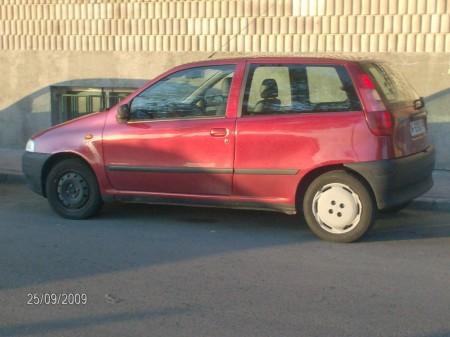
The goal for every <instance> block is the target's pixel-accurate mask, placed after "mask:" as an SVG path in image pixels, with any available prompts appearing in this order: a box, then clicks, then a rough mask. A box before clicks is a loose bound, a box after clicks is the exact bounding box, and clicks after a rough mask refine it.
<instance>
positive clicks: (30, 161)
mask: <svg viewBox="0 0 450 337" xmlns="http://www.w3.org/2000/svg"><path fill="white" fill-rule="evenodd" d="M49 157H50V154H49V153H38V152H25V153H24V154H23V156H22V172H23V175H24V176H25V180H26V182H27V184H28V186H29V187H30V188H31V190H32V191H33V192H36V193H37V194H40V195H44V190H43V185H42V168H43V167H44V164H45V162H46V161H47V159H48V158H49Z"/></svg>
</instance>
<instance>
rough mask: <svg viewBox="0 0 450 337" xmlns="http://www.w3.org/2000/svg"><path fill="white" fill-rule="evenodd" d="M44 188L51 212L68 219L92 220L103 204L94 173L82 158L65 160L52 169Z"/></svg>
mask: <svg viewBox="0 0 450 337" xmlns="http://www.w3.org/2000/svg"><path fill="white" fill-rule="evenodd" d="M70 184H72V186H70ZM45 187H46V193H47V199H48V202H49V204H50V206H51V207H52V209H53V210H54V211H55V212H56V213H58V214H59V215H61V216H62V217H64V218H67V219H76V220H78V219H86V218H89V217H91V216H93V215H95V214H96V213H97V212H98V211H99V210H100V209H101V207H102V205H103V201H102V197H101V194H100V190H99V188H98V183H97V178H96V177H95V174H94V172H92V170H91V168H90V167H89V166H88V165H86V164H85V163H84V162H83V161H81V160H79V159H66V160H63V161H60V162H58V163H57V164H56V165H55V166H53V167H52V169H51V170H50V172H49V174H48V176H47V180H46V186H45Z"/></svg>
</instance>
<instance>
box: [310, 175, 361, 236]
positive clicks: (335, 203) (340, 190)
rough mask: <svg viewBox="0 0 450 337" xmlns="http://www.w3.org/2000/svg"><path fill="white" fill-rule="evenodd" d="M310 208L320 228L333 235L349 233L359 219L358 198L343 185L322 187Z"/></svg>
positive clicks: (359, 207)
mask: <svg viewBox="0 0 450 337" xmlns="http://www.w3.org/2000/svg"><path fill="white" fill-rule="evenodd" d="M312 207H313V210H312V211H313V214H314V217H315V218H316V220H317V222H318V223H319V225H320V227H322V228H323V229H324V230H326V231H327V232H330V233H333V234H343V233H346V232H349V231H351V230H352V229H354V228H355V227H356V226H357V225H358V223H359V220H360V219H361V212H362V205H361V201H360V199H359V196H358V195H357V194H356V193H355V192H354V191H353V190H352V189H351V188H350V187H348V186H347V185H345V184H340V183H332V184H327V185H325V186H323V187H322V188H321V189H320V190H319V191H317V193H316V194H315V196H314V199H313V205H312Z"/></svg>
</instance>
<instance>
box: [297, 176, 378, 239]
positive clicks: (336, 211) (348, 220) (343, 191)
mask: <svg viewBox="0 0 450 337" xmlns="http://www.w3.org/2000/svg"><path fill="white" fill-rule="evenodd" d="M303 212H304V216H305V219H306V222H307V223H308V226H309V228H310V229H311V230H312V232H313V233H315V234H316V235H317V236H318V237H320V238H321V239H324V240H327V241H334V242H353V241H356V240H358V239H359V238H361V237H362V236H363V235H364V233H366V232H367V230H368V229H369V228H370V227H371V225H372V224H373V222H374V221H375V214H376V207H375V205H374V200H373V198H372V195H371V193H370V191H369V190H368V188H367V187H366V186H365V184H364V183H362V182H361V181H360V180H359V179H357V178H356V177H354V176H352V175H351V174H349V173H347V172H346V171H343V170H336V171H330V172H327V173H324V174H322V175H321V176H319V177H317V178H316V179H315V180H314V181H313V182H312V183H311V184H310V185H309V186H308V188H307V190H306V193H305V196H304V198H303Z"/></svg>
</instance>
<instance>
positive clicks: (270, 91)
mask: <svg viewBox="0 0 450 337" xmlns="http://www.w3.org/2000/svg"><path fill="white" fill-rule="evenodd" d="M259 93H260V95H261V98H276V97H278V85H277V81H275V80H274V79H273V78H266V79H265V80H264V81H262V83H261V87H260V89H259Z"/></svg>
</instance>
